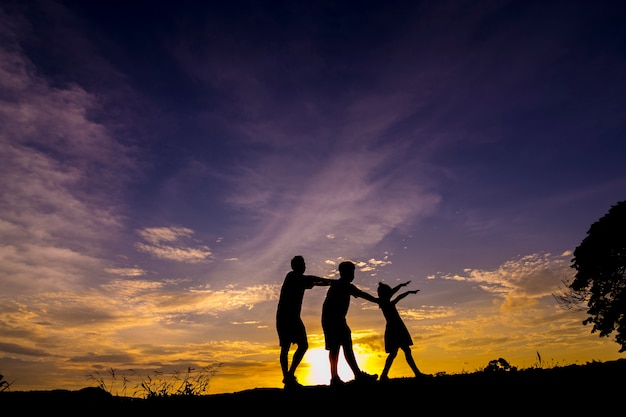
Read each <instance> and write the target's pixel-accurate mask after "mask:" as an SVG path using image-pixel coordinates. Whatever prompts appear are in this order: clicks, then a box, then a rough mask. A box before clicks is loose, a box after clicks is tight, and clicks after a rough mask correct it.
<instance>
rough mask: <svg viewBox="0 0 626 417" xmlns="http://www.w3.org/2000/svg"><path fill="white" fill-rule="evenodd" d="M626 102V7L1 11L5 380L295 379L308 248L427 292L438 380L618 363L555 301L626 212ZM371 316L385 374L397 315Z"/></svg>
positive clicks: (367, 282) (425, 343) (425, 353)
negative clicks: (296, 312)
mask: <svg viewBox="0 0 626 417" xmlns="http://www.w3.org/2000/svg"><path fill="white" fill-rule="evenodd" d="M624 109H626V7H625V5H624V4H623V3H621V2H618V1H593V2H591V1H522V2H520V1H483V2H473V1H385V2H368V1H365V2H324V1H323V2H280V1H277V2H262V1H234V2H213V1H208V2H189V1H176V2H163V1H152V2H147V1H145V2H141V1H139V2H123V1H29V2H20V1H2V2H0V334H1V335H2V338H1V339H0V373H2V374H3V375H5V376H6V377H7V379H9V380H11V379H16V380H17V381H16V382H15V385H14V389H16V390H23V389H45V388H57V387H64V385H68V386H78V387H81V386H85V385H88V381H86V380H85V378H84V375H85V374H88V373H90V372H95V371H100V372H106V370H107V369H110V368H114V369H130V368H133V369H141V370H144V371H145V372H150V371H152V370H160V369H165V368H166V367H167V366H173V367H179V369H185V368H186V367H187V366H188V365H189V364H193V365H194V366H201V365H203V364H211V363H218V362H219V363H223V364H224V366H223V368H222V369H221V370H220V372H219V373H218V374H217V376H216V377H215V385H214V386H215V390H217V391H220V390H221V391H225V392H227V391H233V390H239V389H245V388H254V387H259V386H280V377H279V376H278V375H279V373H280V369H279V366H278V345H277V344H278V340H277V336H276V332H275V328H274V313H275V308H276V301H277V294H278V291H279V288H280V284H281V282H282V279H283V277H284V275H285V273H286V272H287V271H288V270H289V260H290V259H291V257H292V256H294V255H296V254H301V255H303V256H304V257H305V259H306V261H307V266H308V269H307V272H308V273H311V274H316V275H320V276H327V277H333V276H335V272H336V266H337V264H338V263H339V262H340V261H341V260H343V259H351V260H353V261H355V262H357V263H358V266H359V270H358V271H357V278H356V281H355V284H357V285H358V286H360V287H361V288H363V289H365V290H367V291H370V292H372V293H373V292H375V289H376V284H377V283H378V282H379V281H385V282H387V283H390V284H394V283H397V282H401V281H406V280H411V281H412V284H411V286H410V287H409V289H414V288H419V289H420V290H421V291H420V293H419V294H418V295H416V296H410V297H407V298H406V299H404V300H403V301H402V302H401V303H400V304H399V307H400V308H401V310H402V313H403V316H404V317H405V319H406V322H407V325H408V326H409V328H410V330H411V332H412V334H413V336H414V340H415V342H416V344H415V346H414V356H415V358H416V360H417V361H418V366H420V369H423V370H424V371H425V372H429V373H436V372H439V371H445V372H449V373H452V372H459V371H460V370H463V369H465V370H473V369H476V368H478V367H480V366H485V365H486V364H487V362H488V361H489V360H491V359H494V358H498V357H505V358H506V359H507V360H509V361H510V362H512V364H513V365H517V366H531V365H532V364H533V363H534V361H535V360H536V352H537V351H539V352H541V356H542V357H544V358H552V359H553V360H554V361H555V362H557V363H558V362H559V361H566V362H570V363H571V362H575V361H583V362H584V361H587V360H596V359H612V358H617V357H619V355H618V354H617V350H618V348H619V346H618V345H617V344H615V343H614V342H613V341H612V340H611V339H599V338H598V336H597V335H591V334H590V330H591V329H590V328H589V327H584V326H582V324H581V321H582V319H583V318H584V317H585V316H584V314H583V315H581V314H577V313H574V312H566V311H563V310H562V309H560V308H559V307H558V306H557V305H556V303H555V301H554V299H553V297H552V293H553V292H554V291H556V290H557V288H558V287H559V285H560V283H561V282H562V281H563V280H564V279H568V278H570V277H572V276H573V272H574V271H573V270H572V269H571V268H570V267H569V265H570V261H571V257H572V255H571V251H573V250H574V249H575V247H576V246H577V245H578V244H579V243H580V242H581V241H582V239H583V238H584V237H585V235H586V232H587V230H588V228H589V227H590V225H591V224H592V223H593V222H595V221H596V220H598V219H599V218H600V217H601V216H602V215H604V214H605V213H606V212H607V211H608V210H609V208H610V207H611V205H613V204H615V203H617V202H618V201H621V200H624V199H625V197H626V168H625V167H626V164H625V162H624V157H625V156H626V137H625V136H626V135H625V134H626V117H625V113H624ZM324 292H325V290H323V289H314V290H311V291H310V294H309V293H307V297H306V298H305V306H304V309H303V313H304V317H305V323H306V325H307V329H308V330H309V334H310V343H311V346H312V349H319V348H320V347H321V348H323V336H322V335H321V330H320V325H319V314H320V312H321V302H322V299H323V296H324ZM349 320H350V322H351V326H352V327H353V330H354V331H355V339H356V340H359V342H357V344H359V346H360V348H359V349H361V350H360V353H361V354H362V358H363V359H362V360H363V361H364V362H367V363H368V364H369V363H371V364H372V365H371V368H368V369H367V370H368V371H370V372H377V371H378V372H379V371H380V369H377V368H376V367H377V366H379V365H380V363H379V362H376V361H380V360H382V361H384V351H381V349H382V344H381V343H382V332H383V330H384V321H383V318H382V313H381V312H380V311H378V309H377V308H374V307H372V305H367V304H363V303H361V302H360V301H358V300H356V301H354V305H353V306H352V307H351V315H350V317H349ZM376 352H378V353H376ZM313 353H315V352H313ZM313 353H312V356H314V355H313ZM368 355H371V361H372V362H370V359H368V358H369V356H368ZM377 355H378V356H377ZM380 355H383V356H382V358H381V357H380ZM397 361H399V362H402V361H401V360H400V359H398V360H397ZM307 366H311V367H314V366H318V367H319V366H321V367H325V366H327V364H325V363H323V360H322V361H321V364H319V365H315V364H312V363H311V364H309V363H304V364H303V372H304V371H307V369H306V368H307ZM380 366H381V367H382V365H380ZM394 366H395V365H394ZM397 366H398V367H399V369H400V370H402V369H403V368H401V364H400V363H399V364H398V365H397ZM392 369H393V368H392ZM399 373H400V374H401V372H400V371H399ZM391 376H392V377H393V372H392V374H391ZM220 378H221V379H220ZM311 380H312V379H311Z"/></svg>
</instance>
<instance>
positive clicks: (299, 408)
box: [0, 359, 626, 417]
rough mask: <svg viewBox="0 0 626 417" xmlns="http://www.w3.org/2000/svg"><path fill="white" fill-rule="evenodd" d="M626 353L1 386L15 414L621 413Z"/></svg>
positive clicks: (0, 397)
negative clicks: (294, 377)
mask: <svg viewBox="0 0 626 417" xmlns="http://www.w3.org/2000/svg"><path fill="white" fill-rule="evenodd" d="M625 376H626V359H620V360H617V361H610V362H591V363H588V364H586V365H569V366H564V367H555V368H549V369H541V368H529V369H524V370H517V371H506V372H505V371H494V372H474V373H467V374H457V375H438V376H434V377H431V378H426V379H413V378H400V379H391V380H390V381H388V382H384V383H383V382H372V383H367V384H357V383H354V382H352V383H348V384H346V386H343V387H340V388H331V387H329V386H326V385H319V386H307V387H303V388H300V389H297V390H292V391H290V390H282V389H278V388H258V389H252V390H246V391H240V392H236V393H232V394H212V395H204V396H194V397H191V396H179V397H167V398H151V399H136V398H135V399H134V398H127V397H116V396H111V395H110V394H108V393H107V392H105V391H102V390H100V389H98V388H85V389H82V390H79V391H68V390H52V391H27V392H25V391H15V392H11V391H9V392H7V391H5V392H2V393H0V405H1V406H2V409H3V411H5V412H6V411H8V410H12V412H11V413H10V415H25V414H26V415H30V414H39V413H41V412H42V411H43V412H46V413H53V414H56V413H60V414H62V415H65V416H68V415H94V414H95V415H109V416H122V415H123V416H125V415H128V416H131V415H132V416H137V415H146V416H151V415H172V414H176V413H181V412H183V413H184V412H188V413H191V412H193V413H197V412H199V413H201V414H203V415H234V416H238V415H241V414H243V413H246V414H249V413H255V414H257V413H268V414H270V415H274V416H275V415H278V416H287V415H289V416H294V417H298V416H299V415H302V416H311V415H324V416H334V415H339V414H344V413H346V415H351V416H370V415H371V416H391V415H393V414H400V413H401V414H407V415H421V414H423V413H437V414H443V415H452V414H464V413H470V412H472V413H474V412H477V413H480V414H481V415H504V414H508V413H515V414H518V413H532V414H533V415H537V414H540V415H547V414H554V415H604V414H605V413H606V414H608V413H609V412H611V413H612V414H613V413H617V414H623V413H624V407H625V404H626V403H625V401H624V399H625V398H626V381H625V380H624V377H625Z"/></svg>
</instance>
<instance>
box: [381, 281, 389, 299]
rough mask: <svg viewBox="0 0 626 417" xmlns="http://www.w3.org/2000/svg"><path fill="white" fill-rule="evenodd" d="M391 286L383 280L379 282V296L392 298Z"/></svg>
mask: <svg viewBox="0 0 626 417" xmlns="http://www.w3.org/2000/svg"><path fill="white" fill-rule="evenodd" d="M391 291H392V290H391V287H390V286H389V285H387V284H385V283H383V282H379V283H378V297H380V298H384V299H388V298H391Z"/></svg>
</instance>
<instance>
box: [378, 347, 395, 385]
mask: <svg viewBox="0 0 626 417" xmlns="http://www.w3.org/2000/svg"><path fill="white" fill-rule="evenodd" d="M397 354H398V348H395V349H393V350H392V351H391V352H389V356H387V360H386V361H385V368H384V369H383V373H382V374H380V380H381V381H382V380H385V379H388V378H389V369H391V364H392V363H393V360H394V359H395V358H396V355H397Z"/></svg>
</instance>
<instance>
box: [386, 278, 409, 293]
mask: <svg viewBox="0 0 626 417" xmlns="http://www.w3.org/2000/svg"><path fill="white" fill-rule="evenodd" d="M410 283H411V281H407V282H403V283H402V284H398V285H396V286H395V287H393V288H392V289H391V295H394V294H395V293H397V292H398V290H399V289H400V288H402V287H406V286H407V285H409V284H410Z"/></svg>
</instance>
